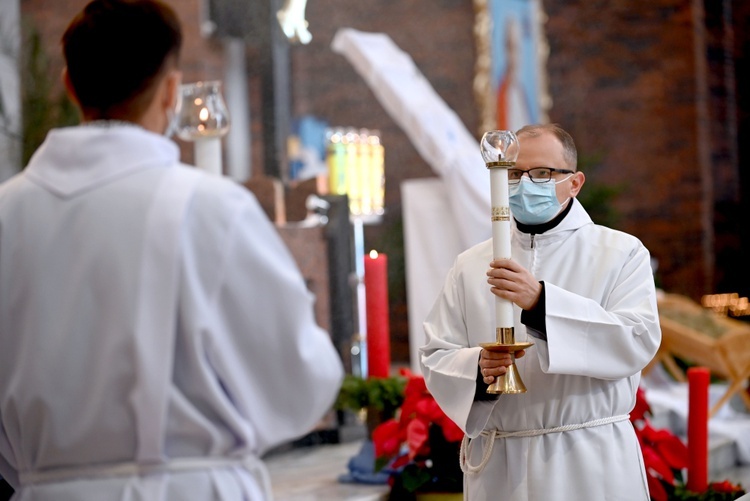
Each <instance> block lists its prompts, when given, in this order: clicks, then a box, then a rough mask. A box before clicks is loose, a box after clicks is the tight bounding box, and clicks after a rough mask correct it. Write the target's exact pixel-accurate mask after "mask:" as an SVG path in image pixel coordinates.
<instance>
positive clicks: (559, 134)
mask: <svg viewBox="0 0 750 501" xmlns="http://www.w3.org/2000/svg"><path fill="white" fill-rule="evenodd" d="M544 132H549V133H550V134H552V135H554V136H555V137H556V138H557V139H558V140H559V141H560V143H562V147H563V158H564V159H565V162H566V163H567V164H568V168H569V169H570V170H578V169H577V166H578V150H577V149H576V143H575V142H574V141H573V137H572V136H571V135H570V134H568V133H567V132H566V131H565V129H563V128H562V127H560V126H559V125H558V124H536V125H525V126H523V127H521V128H520V129H518V132H516V136H520V135H521V134H525V135H527V136H530V137H538V136H540V135H541V134H542V133H544Z"/></svg>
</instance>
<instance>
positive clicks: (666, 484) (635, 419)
mask: <svg viewBox="0 0 750 501" xmlns="http://www.w3.org/2000/svg"><path fill="white" fill-rule="evenodd" d="M651 414H652V413H651V407H650V406H649V404H648V402H647V401H646V395H645V392H644V391H643V389H642V388H638V393H637V395H636V403H635V407H634V408H633V410H632V412H631V413H630V420H631V421H632V423H633V426H634V427H635V431H636V435H637V436H638V441H639V442H640V445H641V451H642V453H643V462H644V463H645V466H646V475H647V480H648V488H649V491H650V493H651V500H652V501H733V500H735V499H737V498H739V497H740V496H742V495H744V494H745V490H744V489H743V488H742V486H741V485H735V484H732V483H731V482H729V481H723V482H713V483H710V484H709V485H708V489H707V490H706V491H705V492H702V493H696V492H691V491H689V490H688V489H687V486H686V485H685V482H684V479H683V476H682V471H683V470H684V469H685V468H687V466H688V464H687V457H688V449H687V447H686V446H685V444H683V443H682V441H681V440H680V439H679V438H678V437H677V436H675V435H674V434H672V432H670V431H669V430H657V429H654V428H653V427H652V426H651V423H650V422H649V420H648V417H647V415H651Z"/></svg>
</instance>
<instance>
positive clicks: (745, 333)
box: [644, 294, 750, 416]
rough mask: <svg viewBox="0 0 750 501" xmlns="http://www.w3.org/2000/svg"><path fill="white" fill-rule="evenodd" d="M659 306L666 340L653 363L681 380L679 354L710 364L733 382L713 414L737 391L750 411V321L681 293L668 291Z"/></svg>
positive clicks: (721, 376) (710, 366)
mask: <svg viewBox="0 0 750 501" xmlns="http://www.w3.org/2000/svg"><path fill="white" fill-rule="evenodd" d="M658 306H659V321H660V323H661V331H662V342H661V347H660V348H659V351H658V353H657V354H656V357H654V360H653V361H652V363H651V364H650V366H653V364H655V363H658V362H661V363H662V364H663V365H664V368H665V369H666V370H667V371H668V372H669V373H670V374H671V375H672V376H673V377H674V378H675V379H676V380H678V381H681V382H685V381H687V379H686V377H685V373H684V372H683V371H682V369H681V368H680V367H679V366H678V364H677V363H676V362H675V357H678V358H681V359H683V360H685V361H686V362H690V363H693V364H696V365H700V366H703V367H707V368H708V369H709V370H710V371H711V373H712V374H714V375H716V376H718V377H720V378H723V379H726V380H727V381H728V382H729V388H728V389H727V391H726V392H725V393H724V395H722V396H721V398H720V399H719V400H718V401H717V402H716V403H715V404H714V405H713V407H712V408H711V410H710V416H713V415H714V414H716V412H717V411H718V410H719V409H720V408H721V406H723V405H724V404H725V403H726V402H727V401H728V400H729V399H730V398H731V397H732V396H733V395H734V394H739V395H740V397H741V398H742V400H743V401H744V403H745V406H746V407H747V408H748V410H750V394H748V392H747V391H745V384H746V383H747V381H748V378H749V377H750V324H748V323H745V322H742V321H739V320H735V319H732V318H728V317H722V316H719V315H717V314H715V313H713V312H712V311H710V310H707V309H705V308H703V307H702V306H701V305H699V304H698V303H696V302H694V301H693V300H691V299H690V298H687V297H685V296H681V295H678V294H665V295H664V296H663V297H662V298H661V299H660V300H659V302H658ZM649 368H650V367H647V368H646V370H645V371H644V372H647V371H648V369H649Z"/></svg>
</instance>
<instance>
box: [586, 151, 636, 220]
mask: <svg viewBox="0 0 750 501" xmlns="http://www.w3.org/2000/svg"><path fill="white" fill-rule="evenodd" d="M600 164H601V156H600V155H579V156H578V170H580V171H582V172H583V173H584V174H585V175H586V183H585V184H584V185H583V189H582V190H581V192H580V193H579V194H578V196H577V197H576V198H577V199H578V201H579V202H581V205H583V207H584V208H585V209H586V212H588V213H589V215H590V216H591V219H592V220H593V221H594V222H595V223H596V224H601V225H603V226H608V227H610V228H617V224H618V222H619V220H620V215H619V213H618V212H617V210H616V209H615V207H614V204H613V203H612V202H613V201H614V200H615V199H616V198H617V197H618V196H619V195H620V194H621V193H622V192H623V191H625V186H623V185H611V184H603V183H599V182H597V180H596V179H597V170H599V167H600Z"/></svg>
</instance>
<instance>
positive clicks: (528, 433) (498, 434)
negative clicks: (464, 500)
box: [459, 414, 630, 475]
mask: <svg viewBox="0 0 750 501" xmlns="http://www.w3.org/2000/svg"><path fill="white" fill-rule="evenodd" d="M628 419H630V414H620V415H619V416H611V417H608V418H602V419H594V420H593V421H586V422H585V423H577V424H566V425H563V426H555V427H554V428H537V429H533V430H518V431H500V430H491V431H486V430H485V431H483V432H482V433H480V434H479V435H480V436H482V437H485V438H487V439H489V440H486V441H485V446H484V447H483V452H482V460H481V461H480V462H479V464H478V465H476V466H474V465H471V464H469V460H468V453H469V447H470V446H471V440H470V439H469V437H468V436H467V435H464V438H463V440H461V450H460V452H459V461H460V463H461V471H462V472H464V474H466V475H476V474H478V473H481V472H482V470H484V467H485V466H487V463H488V462H489V460H490V457H491V456H492V448H493V447H494V445H495V440H496V439H498V438H513V437H537V436H539V435H548V434H550V433H564V432H566V431H573V430H580V429H582V428H594V427H596V426H603V425H605V424H612V423H618V422H620V421H625V420H628Z"/></svg>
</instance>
